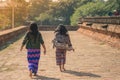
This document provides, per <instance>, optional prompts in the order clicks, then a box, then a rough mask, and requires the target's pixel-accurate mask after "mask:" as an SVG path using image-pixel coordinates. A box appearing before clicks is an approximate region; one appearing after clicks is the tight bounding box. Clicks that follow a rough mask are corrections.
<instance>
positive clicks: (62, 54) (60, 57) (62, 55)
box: [56, 49, 66, 65]
mask: <svg viewBox="0 0 120 80" xmlns="http://www.w3.org/2000/svg"><path fill="white" fill-rule="evenodd" d="M65 62H66V50H65V49H56V64H57V65H62V64H65Z"/></svg>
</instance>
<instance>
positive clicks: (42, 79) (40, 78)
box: [34, 75, 60, 80]
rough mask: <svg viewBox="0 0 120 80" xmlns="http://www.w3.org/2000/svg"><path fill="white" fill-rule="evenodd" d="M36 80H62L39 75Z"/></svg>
mask: <svg viewBox="0 0 120 80" xmlns="http://www.w3.org/2000/svg"><path fill="white" fill-rule="evenodd" d="M34 80H60V79H57V78H51V77H45V76H39V75H37V76H36V78H34Z"/></svg>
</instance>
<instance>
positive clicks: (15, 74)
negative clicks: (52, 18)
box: [0, 29, 120, 80]
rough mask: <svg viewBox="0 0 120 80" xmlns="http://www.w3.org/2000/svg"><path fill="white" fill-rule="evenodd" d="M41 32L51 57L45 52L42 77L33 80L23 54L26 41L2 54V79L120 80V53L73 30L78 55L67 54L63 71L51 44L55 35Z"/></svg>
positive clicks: (41, 66)
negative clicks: (57, 63) (23, 44)
mask: <svg viewBox="0 0 120 80" xmlns="http://www.w3.org/2000/svg"><path fill="white" fill-rule="evenodd" d="M82 30H83V29H82ZM83 31H84V32H86V31H85V30H83ZM41 33H42V35H43V38H44V40H45V45H46V48H47V54H46V55H43V49H41V59H40V62H39V70H38V75H39V76H37V77H34V79H30V78H29V71H28V68H27V65H28V64H27V59H26V49H23V51H22V52H20V51H19V49H20V45H21V43H22V40H23V38H22V39H20V40H19V41H17V42H15V43H13V44H11V45H10V46H9V47H7V48H6V49H4V50H1V51H0V80H120V69H119V68H120V67H119V66H120V50H118V49H115V48H113V47H110V46H108V45H106V44H104V43H101V42H97V41H96V40H93V39H91V38H89V37H86V36H83V35H82V34H81V33H79V32H76V31H70V32H69V34H70V37H71V41H72V44H73V47H74V48H75V52H72V51H70V52H67V58H66V60H67V62H66V65H65V68H66V71H65V72H60V71H59V67H58V66H57V65H56V61H55V60H56V58H55V49H53V48H52V43H51V40H52V39H53V37H54V35H53V34H54V32H53V31H42V32H41ZM92 34H93V33H92Z"/></svg>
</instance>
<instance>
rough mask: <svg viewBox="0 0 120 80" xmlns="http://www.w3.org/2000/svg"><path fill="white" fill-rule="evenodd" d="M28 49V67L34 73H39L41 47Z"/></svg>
mask: <svg viewBox="0 0 120 80" xmlns="http://www.w3.org/2000/svg"><path fill="white" fill-rule="evenodd" d="M27 51H28V52H27V60H28V68H29V70H31V71H32V73H37V71H38V64H39V59H40V49H28V50H27Z"/></svg>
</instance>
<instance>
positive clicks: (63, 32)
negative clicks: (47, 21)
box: [53, 25, 74, 72]
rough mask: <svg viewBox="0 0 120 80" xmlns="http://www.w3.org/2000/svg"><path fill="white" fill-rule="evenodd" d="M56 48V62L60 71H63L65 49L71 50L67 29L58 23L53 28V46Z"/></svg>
mask: <svg viewBox="0 0 120 80" xmlns="http://www.w3.org/2000/svg"><path fill="white" fill-rule="evenodd" d="M54 47H55V48H56V64H57V65H59V68H60V71H61V72H62V71H65V62H66V51H67V50H73V51H74V49H73V48H72V44H71V41H70V37H69V34H68V31H67V29H66V27H65V26H64V25H59V26H58V27H57V28H56V30H55V38H54V40H53V48H54Z"/></svg>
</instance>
